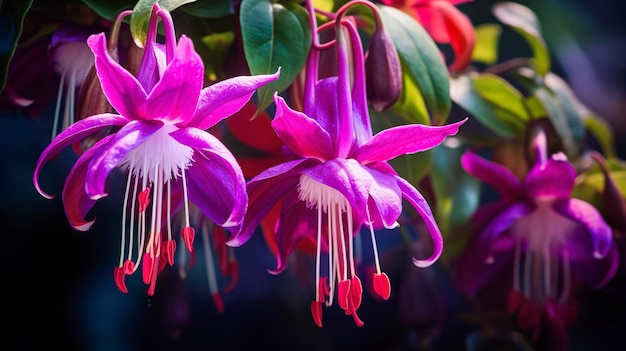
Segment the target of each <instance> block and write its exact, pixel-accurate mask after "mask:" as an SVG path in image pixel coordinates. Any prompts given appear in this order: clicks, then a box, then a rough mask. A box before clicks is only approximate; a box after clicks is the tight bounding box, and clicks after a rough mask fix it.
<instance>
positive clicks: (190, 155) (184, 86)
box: [33, 4, 278, 294]
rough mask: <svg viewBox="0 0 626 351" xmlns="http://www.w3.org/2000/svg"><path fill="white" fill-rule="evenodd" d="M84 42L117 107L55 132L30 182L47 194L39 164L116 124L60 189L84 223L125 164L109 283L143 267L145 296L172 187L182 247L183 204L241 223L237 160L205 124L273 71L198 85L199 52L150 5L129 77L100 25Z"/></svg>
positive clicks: (121, 282)
mask: <svg viewBox="0 0 626 351" xmlns="http://www.w3.org/2000/svg"><path fill="white" fill-rule="evenodd" d="M159 18H160V19H161V20H162V22H163V27H164V34H165V35H164V37H165V38H164V40H165V55H164V56H163V55H160V52H161V51H160V50H157V49H156V46H157V45H156V40H157V23H158V20H159ZM87 43H88V45H89V47H90V48H91V50H92V51H93V54H94V55H95V66H96V69H97V74H98V78H99V80H100V83H101V85H102V89H103V92H104V94H105V95H106V97H107V99H108V101H109V102H110V104H111V105H112V106H113V107H114V109H115V110H116V111H117V112H118V114H115V113H102V114H98V115H94V116H90V117H87V118H85V119H83V120H80V121H78V122H76V123H74V124H73V125H71V126H69V127H68V128H67V129H66V130H64V131H63V132H61V133H60V134H59V135H57V136H56V137H55V138H54V140H53V141H52V142H51V143H50V145H49V146H48V147H47V148H46V149H45V150H44V151H43V152H42V154H41V156H40V157H39V160H38V161H37V165H36V168H35V172H34V174H33V182H34V185H35V188H36V189H37V190H38V191H39V193H40V194H42V195H43V196H44V197H47V198H51V196H50V195H48V194H47V193H45V192H44V191H43V190H42V189H41V188H40V186H39V175H40V172H41V169H42V167H43V166H44V165H45V164H46V163H47V162H48V161H49V160H50V159H51V158H53V157H54V156H55V155H57V154H58V153H59V152H60V151H61V150H62V149H63V148H65V147H67V146H70V145H72V144H74V143H76V142H78V141H80V140H82V139H83V138H85V137H87V136H89V135H92V134H93V133H96V132H98V131H99V130H101V129H103V128H108V127H114V128H116V129H117V131H115V132H114V133H112V134H110V135H107V136H105V137H104V138H102V139H100V140H99V141H97V142H96V143H95V144H94V145H93V146H92V147H91V148H89V149H87V150H86V151H85V152H84V153H83V154H82V155H81V156H80V157H79V158H78V160H77V161H76V163H75V165H74V166H73V168H72V169H71V170H70V173H69V175H68V177H67V178H66V181H65V184H64V187H63V192H62V195H63V205H64V208H65V212H66V215H67V218H68V220H69V222H70V224H71V225H72V226H73V227H74V228H75V229H77V230H81V231H85V230H88V229H89V228H90V227H91V226H92V224H93V223H94V219H92V220H86V219H85V216H86V214H87V213H88V212H89V211H90V210H91V209H92V208H93V206H94V205H95V202H96V201H97V200H98V199H100V198H103V197H106V196H107V195H108V193H107V190H106V189H105V185H106V180H107V177H108V175H109V174H110V173H111V171H113V170H114V169H120V170H122V171H124V172H127V184H126V190H125V195H124V203H123V207H124V211H123V213H122V228H121V234H122V240H121V242H122V244H121V245H122V250H121V253H120V260H119V264H118V266H117V267H116V268H115V270H114V278H115V283H116V284H117V287H118V289H119V290H120V291H122V292H126V291H127V288H126V285H125V277H126V276H127V275H129V274H133V273H134V272H135V271H137V270H138V268H139V267H140V266H141V267H142V277H143V281H144V282H145V283H146V284H149V289H148V294H153V293H154V288H155V284H156V277H157V274H158V272H159V271H160V269H161V268H163V267H164V265H165V263H169V264H170V265H172V264H173V261H174V252H175V249H176V242H175V240H174V237H175V236H177V234H176V233H174V232H173V231H172V226H171V223H170V216H171V215H172V212H171V206H172V201H171V197H172V188H173V187H175V186H176V187H180V188H181V189H182V205H183V208H184V209H183V211H184V215H183V218H184V227H183V229H182V230H181V233H180V236H181V237H182V238H183V241H184V242H185V244H186V246H187V249H188V250H189V251H192V245H193V239H194V236H195V230H194V228H193V227H191V226H190V213H189V204H190V203H191V204H193V205H194V206H196V207H197V208H198V209H199V210H200V211H201V212H202V214H203V215H205V216H206V217H207V218H209V219H210V220H211V221H213V222H214V223H215V224H216V225H219V226H222V227H224V228H227V229H228V228H232V227H233V226H236V225H239V224H240V222H241V221H242V219H243V216H244V213H245V210H246V207H247V200H248V197H247V195H246V189H245V179H244V177H243V174H242V172H241V168H240V167H239V165H238V164H237V162H236V160H235V158H234V157H233V155H232V153H231V152H230V151H229V150H228V149H227V148H226V147H225V146H224V145H223V144H222V142H221V141H219V140H218V139H217V138H216V137H214V136H213V135H211V134H210V133H208V132H206V130H207V129H208V128H210V127H211V126H213V125H215V124H216V123H218V122H220V121H221V120H223V119H224V118H226V117H227V116H229V115H231V114H232V113H234V112H236V111H238V110H239V109H240V108H241V107H242V106H243V105H244V104H245V103H246V102H247V101H248V100H249V99H250V98H251V96H252V94H253V93H254V91H255V90H256V89H257V88H258V87H260V86H262V85H264V84H266V83H268V82H270V81H273V80H275V79H277V78H278V72H277V73H276V74H273V75H264V76H242V77H234V78H231V79H227V80H224V81H221V82H219V83H215V84H213V85H211V86H209V87H207V88H204V89H203V88H202V86H203V81H204V66H203V63H202V60H201V58H200V56H199V55H198V54H197V53H196V51H195V50H194V46H193V43H192V41H191V40H190V39H189V38H187V37H186V36H184V35H182V36H181V37H180V38H179V40H178V43H177V42H176V38H175V32H174V27H173V22H172V19H171V17H170V15H169V12H167V11H166V10H163V9H161V8H160V7H159V5H158V4H155V5H154V7H153V9H152V14H151V17H150V22H149V25H148V32H147V40H146V45H145V51H144V57H143V60H142V63H141V66H140V67H139V71H138V73H137V76H136V77H135V76H133V75H132V74H131V73H130V72H128V71H127V70H126V69H124V68H123V67H121V66H120V65H119V64H118V63H117V62H116V61H115V60H113V59H112V58H111V56H110V54H109V53H108V51H107V45H106V44H107V41H106V38H105V34H104V33H100V34H95V35H92V36H91V37H89V39H88V40H87ZM127 219H128V220H127ZM142 261H143V262H142ZM140 263H141V264H140Z"/></svg>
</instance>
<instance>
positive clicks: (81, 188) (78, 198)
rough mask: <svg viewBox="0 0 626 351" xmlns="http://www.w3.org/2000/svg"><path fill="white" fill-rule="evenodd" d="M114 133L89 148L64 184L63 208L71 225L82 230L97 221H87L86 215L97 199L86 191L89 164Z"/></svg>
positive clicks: (85, 229)
mask: <svg viewBox="0 0 626 351" xmlns="http://www.w3.org/2000/svg"><path fill="white" fill-rule="evenodd" d="M112 137H113V135H108V136H106V137H104V138H103V139H102V140H100V141H98V142H97V143H96V144H94V145H93V146H92V147H91V148H89V149H87V151H85V152H84V153H83V154H82V155H81V156H80V157H79V158H78V160H76V163H75V164H74V166H73V167H72V169H71V170H70V172H69V174H68V176H67V178H66V179H65V184H64V186H63V195H62V197H63V208H64V209H65V214H66V216H67V219H68V221H69V222H70V225H71V226H72V227H73V228H74V229H76V230H80V231H87V230H89V228H91V225H92V224H93V222H94V221H95V218H94V219H93V220H91V221H85V219H84V218H85V215H86V214H87V212H89V210H91V209H92V208H93V205H94V204H95V203H96V200H92V199H90V198H89V197H88V196H87V193H86V192H85V182H86V175H87V166H88V165H89V162H90V161H91V158H92V157H93V155H94V154H96V152H98V150H99V149H100V148H101V147H102V146H103V145H105V144H106V143H108V142H109V140H110V139H111V138H112Z"/></svg>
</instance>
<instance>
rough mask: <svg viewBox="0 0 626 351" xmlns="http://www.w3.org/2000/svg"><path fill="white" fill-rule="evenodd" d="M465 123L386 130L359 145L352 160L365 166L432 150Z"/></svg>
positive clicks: (419, 125)
mask: <svg viewBox="0 0 626 351" xmlns="http://www.w3.org/2000/svg"><path fill="white" fill-rule="evenodd" d="M465 121H467V118H466V119H464V120H462V121H460V122H456V123H452V124H449V125H445V126H441V127H437V126H427V125H421V124H409V125H403V126H397V127H392V128H388V129H385V130H383V131H381V132H380V133H378V134H376V135H374V136H373V137H372V138H371V139H370V140H368V141H366V142H365V144H363V145H361V146H360V147H359V149H358V150H357V151H356V153H355V155H354V158H356V159H357V160H358V161H359V162H361V163H363V164H367V163H370V162H376V161H388V160H391V159H392V158H395V157H398V156H400V155H405V154H413V153H416V152H420V151H425V150H428V149H432V148H433V147H435V146H437V145H439V144H441V143H442V142H443V141H444V140H445V139H446V137H448V136H450V135H454V134H456V133H458V131H459V127H460V126H461V125H462V124H463V123H465Z"/></svg>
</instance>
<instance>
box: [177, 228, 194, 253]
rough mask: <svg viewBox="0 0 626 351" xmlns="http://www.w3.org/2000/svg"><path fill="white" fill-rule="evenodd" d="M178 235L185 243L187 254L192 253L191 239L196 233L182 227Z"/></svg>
mask: <svg viewBox="0 0 626 351" xmlns="http://www.w3.org/2000/svg"><path fill="white" fill-rule="evenodd" d="M180 234H181V235H182V236H183V240H184V241H185V246H187V250H188V251H189V252H192V251H193V239H194V237H195V236H196V231H195V230H194V229H193V228H192V227H183V229H181V230H180Z"/></svg>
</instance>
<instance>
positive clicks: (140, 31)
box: [130, 0, 196, 47]
mask: <svg viewBox="0 0 626 351" xmlns="http://www.w3.org/2000/svg"><path fill="white" fill-rule="evenodd" d="M193 1H196V0H158V1H155V0H139V1H137V4H136V5H135V7H134V8H133V14H132V15H131V17H130V33H131V34H132V36H133V39H134V41H135V44H137V46H139V47H143V46H144V43H145V42H146V32H147V31H148V22H149V21H150V13H151V12H152V5H154V3H155V2H158V3H159V5H160V6H161V8H163V9H166V10H168V11H170V12H171V11H174V10H175V9H177V8H178V7H180V6H182V5H184V4H187V3H190V2H193Z"/></svg>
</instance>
